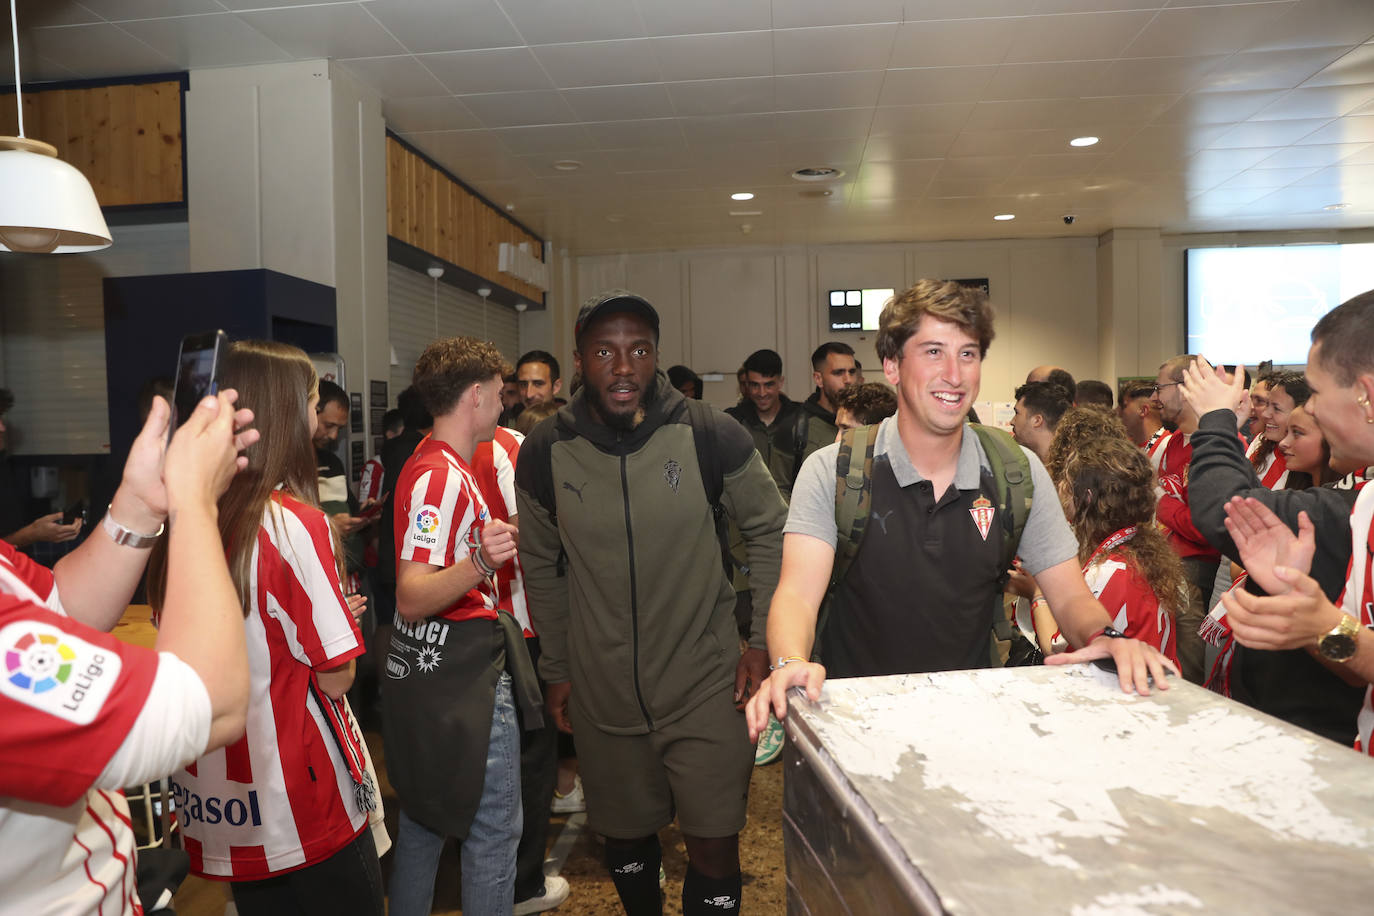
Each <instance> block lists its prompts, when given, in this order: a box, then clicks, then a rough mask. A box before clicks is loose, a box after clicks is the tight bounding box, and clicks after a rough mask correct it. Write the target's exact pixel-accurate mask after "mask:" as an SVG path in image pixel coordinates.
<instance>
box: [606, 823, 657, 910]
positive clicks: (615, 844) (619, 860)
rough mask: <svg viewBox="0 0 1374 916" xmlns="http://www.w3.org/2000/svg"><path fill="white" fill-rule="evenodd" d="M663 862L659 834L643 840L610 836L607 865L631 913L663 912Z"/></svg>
mask: <svg viewBox="0 0 1374 916" xmlns="http://www.w3.org/2000/svg"><path fill="white" fill-rule="evenodd" d="M662 864H663V848H662V847H661V846H659V844H658V836H657V835H656V834H655V835H653V836H647V837H644V838H643V839H640V840H613V839H610V838H609V837H608V838H607V839H606V868H607V869H608V870H609V871H610V873H611V880H612V881H613V882H615V889H616V893H618V894H620V902H621V904H622V905H623V906H624V907H625V912H626V914H627V916H661V914H662V913H663V895H662V894H661V893H660V892H659V888H658V869H659V866H660V865H662Z"/></svg>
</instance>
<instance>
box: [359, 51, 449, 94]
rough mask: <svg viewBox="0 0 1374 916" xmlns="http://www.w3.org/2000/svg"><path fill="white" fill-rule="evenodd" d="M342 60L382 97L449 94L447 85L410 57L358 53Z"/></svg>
mask: <svg viewBox="0 0 1374 916" xmlns="http://www.w3.org/2000/svg"><path fill="white" fill-rule="evenodd" d="M341 64H342V66H343V68H344V69H345V70H347V71H348V72H349V73H352V74H353V75H354V76H356V77H357V78H358V79H359V80H361V81H362V82H363V83H365V84H367V85H368V86H371V87H372V88H373V89H375V90H377V94H378V95H380V96H381V97H382V98H383V99H403V98H407V97H411V96H426V95H448V94H449V92H448V88H447V87H445V86H444V84H443V83H441V82H439V81H438V80H437V79H435V78H434V74H433V73H430V72H429V71H428V70H426V69H425V68H424V67H423V66H422V65H421V64H420V62H419V61H418V60H416V59H415V58H413V57H360V58H356V59H353V60H345V61H342V62H341Z"/></svg>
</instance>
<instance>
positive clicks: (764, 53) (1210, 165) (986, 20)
mask: <svg viewBox="0 0 1374 916" xmlns="http://www.w3.org/2000/svg"><path fill="white" fill-rule="evenodd" d="M19 10H20V12H19V16H20V23H21V40H22V45H21V54H22V55H23V58H22V60H23V63H24V69H25V79H26V81H27V80H28V79H30V78H33V79H71V78H89V77H104V76H114V75H125V74H137V73H152V72H162V71H170V70H179V69H195V68H202V67H223V66H234V65H242V64H254V63H263V62H269V61H283V60H292V59H308V58H317V57H329V58H333V59H335V60H338V61H340V62H341V64H342V66H344V67H345V68H346V69H347V70H348V71H349V72H350V73H352V74H353V75H355V76H356V77H357V78H358V79H359V80H361V81H362V82H364V83H367V84H368V85H370V86H372V87H374V88H375V89H376V90H377V91H378V92H379V93H380V94H381V96H382V98H383V100H384V107H385V112H386V117H387V122H388V125H389V126H390V127H391V128H392V129H393V130H395V131H396V132H398V133H399V134H400V135H401V136H403V137H405V138H406V139H407V140H408V141H409V142H411V143H413V144H414V145H415V146H416V147H418V148H419V149H421V150H423V151H424V152H425V153H427V154H428V155H430V156H431V157H433V158H434V159H435V160H436V161H438V162H439V163H441V164H442V165H444V166H445V167H447V168H448V169H449V170H451V171H452V172H453V173H455V174H456V175H458V176H459V177H460V178H462V179H463V180H464V181H466V182H467V183H468V184H470V185H472V186H474V187H475V188H477V189H478V190H479V191H481V192H482V193H483V194H485V195H486V196H487V197H489V198H490V199H491V200H493V201H494V202H496V203H498V204H500V205H508V204H509V205H512V206H513V213H514V215H515V216H516V217H518V218H519V219H521V220H522V221H523V222H525V223H526V224H527V225H529V226H530V227H531V228H532V229H534V230H536V231H537V232H540V233H542V234H544V235H545V236H546V237H548V238H551V239H553V240H554V241H555V242H556V243H557V244H559V245H562V246H567V247H569V248H571V249H572V250H574V251H577V252H584V253H586V252H603V251H628V250H643V249H655V248H673V247H687V246H704V245H728V244H735V243H738V242H740V241H742V240H744V239H745V238H746V234H744V227H745V226H746V225H747V226H748V227H749V229H748V231H747V240H748V241H750V242H751V243H795V242H807V243H825V242H844V241H887V240H915V239H967V238H992V237H1035V236H1051V235H1091V234H1096V233H1100V232H1103V231H1105V230H1107V229H1109V228H1112V227H1114V226H1158V227H1161V228H1162V229H1164V230H1165V231H1168V232H1182V231H1214V230H1215V231H1220V230H1227V231H1229V230H1245V229H1296V228H1319V227H1338V228H1349V227H1356V226H1371V225H1374V0H1264V2H1226V0H1167V2H1166V0H905V2H903V0H839V2H837V0H358V2H353V0H349V2H342V0H340V2H315V3H302V2H291V0H81V2H79V3H78V2H66V0H21V2H20V3H19ZM9 57H10V55H9V52H8V48H6V49H5V52H4V53H3V56H0V60H2V61H3V62H4V64H5V66H9ZM1084 134H1091V135H1095V136H1098V137H1100V138H1101V142H1100V143H1099V144H1097V145H1096V146H1093V147H1089V148H1085V149H1073V148H1071V147H1070V146H1069V145H1068V141H1069V140H1070V139H1072V138H1074V137H1077V136H1080V135H1084ZM561 159H572V160H576V161H577V162H580V163H581V168H580V169H578V170H577V171H573V172H562V171H557V170H555V169H554V168H553V163H554V162H555V161H557V160H561ZM817 165H825V166H831V167H835V168H840V169H843V170H844V171H845V173H846V174H845V176H844V177H843V178H842V179H841V180H839V181H838V182H835V183H832V184H828V185H824V186H818V185H803V184H801V183H798V182H797V181H795V180H793V179H792V178H791V177H790V172H791V171H792V170H793V169H796V168H799V167H803V166H817ZM818 187H825V188H827V189H829V190H830V191H831V192H832V193H831V195H830V196H829V197H815V196H803V195H804V193H805V192H808V191H810V192H814V191H815V190H816V189H817V188H818ZM735 191H752V192H754V193H755V194H756V195H757V196H756V197H755V199H754V200H752V201H749V202H747V203H736V202H733V201H731V200H730V198H729V194H730V193H731V192H735ZM1335 204H1346V205H1347V207H1346V208H1345V209H1343V210H1336V211H1329V210H1326V209H1324V208H1325V207H1327V206H1328V205H1335ZM731 211H748V212H750V213H751V215H747V216H736V215H731ZM998 213H1014V214H1016V219H1015V220H1014V221H1012V222H994V221H993V220H992V217H993V215H994V214H998ZM1068 213H1072V214H1075V215H1076V217H1077V220H1076V222H1075V223H1074V224H1073V226H1072V227H1071V228H1069V227H1066V226H1065V225H1064V223H1063V220H1062V217H1063V216H1064V215H1065V214H1068Z"/></svg>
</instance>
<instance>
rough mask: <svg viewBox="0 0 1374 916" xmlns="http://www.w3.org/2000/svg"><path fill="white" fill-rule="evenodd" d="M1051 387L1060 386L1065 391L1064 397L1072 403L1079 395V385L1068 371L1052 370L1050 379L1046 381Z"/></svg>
mask: <svg viewBox="0 0 1374 916" xmlns="http://www.w3.org/2000/svg"><path fill="white" fill-rule="evenodd" d="M1045 381H1047V382H1049V383H1050V384H1051V385H1058V386H1059V387H1060V388H1063V389H1064V397H1066V398H1068V400H1069V401H1072V400H1073V399H1074V398H1075V397H1076V396H1077V394H1078V383H1077V382H1075V381H1074V380H1073V376H1072V375H1070V374H1069V370H1067V369H1057V368H1056V369H1051V370H1050V374H1049V377H1048V378H1046V379H1045Z"/></svg>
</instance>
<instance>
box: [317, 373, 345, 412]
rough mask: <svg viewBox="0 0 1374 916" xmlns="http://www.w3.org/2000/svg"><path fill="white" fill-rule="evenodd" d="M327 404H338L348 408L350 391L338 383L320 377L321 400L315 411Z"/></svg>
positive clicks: (322, 408)
mask: <svg viewBox="0 0 1374 916" xmlns="http://www.w3.org/2000/svg"><path fill="white" fill-rule="evenodd" d="M326 404H338V405H339V406H340V407H342V408H343V409H344V410H348V409H349V406H348V392H346V391H344V390H343V389H342V388H340V387H339V386H338V384H337V383H335V382H331V381H330V380H329V379H327V378H322V379H320V402H319V403H318V404H316V405H315V412H316V413H318V412H319V411H321V410H324V408H325V405H326Z"/></svg>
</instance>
